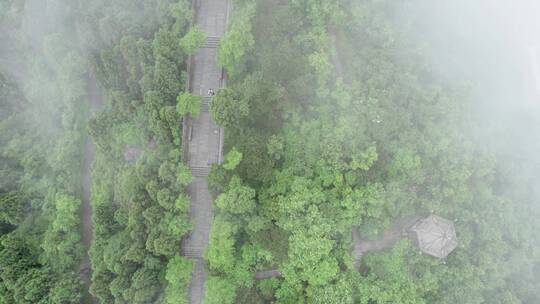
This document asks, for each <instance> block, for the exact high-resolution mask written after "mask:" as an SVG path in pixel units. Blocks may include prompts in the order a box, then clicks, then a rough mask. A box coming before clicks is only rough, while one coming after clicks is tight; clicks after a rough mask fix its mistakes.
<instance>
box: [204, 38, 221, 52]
mask: <svg viewBox="0 0 540 304" xmlns="http://www.w3.org/2000/svg"><path fill="white" fill-rule="evenodd" d="M218 46H219V37H213V36H210V37H207V38H206V42H205V43H204V44H203V46H202V48H205V49H215V48H217V47H218Z"/></svg>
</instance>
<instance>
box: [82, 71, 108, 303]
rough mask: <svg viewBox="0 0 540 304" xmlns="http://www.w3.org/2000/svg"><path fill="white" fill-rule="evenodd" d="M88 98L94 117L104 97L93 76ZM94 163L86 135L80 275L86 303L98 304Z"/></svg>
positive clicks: (89, 78)
mask: <svg viewBox="0 0 540 304" xmlns="http://www.w3.org/2000/svg"><path fill="white" fill-rule="evenodd" d="M88 98H89V101H90V111H89V114H90V115H92V113H93V112H95V111H96V110H97V109H99V108H100V107H101V105H102V96H101V91H100V89H99V87H98V86H97V82H96V79H95V78H94V77H93V76H90V77H88ZM93 161H94V143H93V142H92V137H91V136H90V135H86V139H85V143H84V159H83V167H82V172H81V174H82V176H81V195H82V197H81V201H82V205H81V211H80V212H81V229H82V242H83V246H84V253H83V258H82V260H81V264H80V266H79V273H80V274H81V279H82V280H83V282H84V286H85V298H84V301H85V302H86V303H98V301H97V299H96V298H95V297H93V296H91V295H90V293H89V292H88V290H89V288H90V280H91V277H92V269H91V265H90V257H89V255H88V251H89V250H90V246H91V244H92V234H93V225H92V205H91V203H90V194H91V187H92V178H91V167H92V162H93Z"/></svg>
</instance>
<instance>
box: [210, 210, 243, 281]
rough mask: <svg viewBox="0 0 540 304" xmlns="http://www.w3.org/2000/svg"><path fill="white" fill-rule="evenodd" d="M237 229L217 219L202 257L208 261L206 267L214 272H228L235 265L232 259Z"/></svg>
mask: <svg viewBox="0 0 540 304" xmlns="http://www.w3.org/2000/svg"><path fill="white" fill-rule="evenodd" d="M236 231H237V228H236V227H235V226H234V225H233V224H231V223H229V222H226V221H225V220H224V219H222V218H220V217H217V218H216V219H215V220H214V223H213V224H212V231H210V242H209V244H208V249H207V250H206V251H205V253H204V255H205V258H206V259H207V261H208V267H209V268H210V269H211V270H212V271H216V272H230V271H232V269H233V267H234V263H235V258H234V253H235V249H234V235H235V233H236Z"/></svg>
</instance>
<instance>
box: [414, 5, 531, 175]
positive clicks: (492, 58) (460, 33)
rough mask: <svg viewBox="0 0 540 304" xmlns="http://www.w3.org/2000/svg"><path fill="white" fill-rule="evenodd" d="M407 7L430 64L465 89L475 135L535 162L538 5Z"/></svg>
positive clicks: (513, 155) (416, 38)
mask: <svg viewBox="0 0 540 304" xmlns="http://www.w3.org/2000/svg"><path fill="white" fill-rule="evenodd" d="M407 9H408V10H407V11H406V12H405V13H404V16H405V17H404V18H405V20H406V21H404V22H406V23H409V24H410V25H411V33H412V37H411V39H414V41H416V43H417V44H418V45H419V46H420V47H421V48H423V51H425V53H426V54H427V55H428V56H427V57H428V59H427V60H428V62H429V63H430V66H431V67H432V68H433V69H434V70H435V71H436V72H437V73H439V74H441V75H443V76H444V78H445V80H447V81H448V82H449V83H451V84H452V85H455V86H460V85H461V86H465V87H467V89H466V90H467V93H468V94H467V98H468V100H469V105H470V106H469V108H467V109H465V111H466V112H465V113H464V115H472V119H473V120H474V121H475V124H476V126H475V127H476V129H471V131H473V132H474V133H473V135H474V136H475V137H474V138H475V140H477V141H479V142H482V143H485V144H486V145H488V146H489V147H490V149H492V150H493V151H494V152H496V153H502V154H504V155H506V156H508V157H510V158H524V159H526V160H527V161H530V162H532V164H536V165H537V166H538V163H539V159H538V156H537V152H536V151H538V149H539V148H540V132H539V131H540V74H539V69H540V62H539V61H538V56H539V55H540V48H539V46H540V19H539V18H538V14H539V13H540V3H539V2H537V1H530V0H518V1H510V0H502V1H461V0H458V1H451V2H439V1H437V2H433V1H411V2H410V5H409V6H408V7H407Z"/></svg>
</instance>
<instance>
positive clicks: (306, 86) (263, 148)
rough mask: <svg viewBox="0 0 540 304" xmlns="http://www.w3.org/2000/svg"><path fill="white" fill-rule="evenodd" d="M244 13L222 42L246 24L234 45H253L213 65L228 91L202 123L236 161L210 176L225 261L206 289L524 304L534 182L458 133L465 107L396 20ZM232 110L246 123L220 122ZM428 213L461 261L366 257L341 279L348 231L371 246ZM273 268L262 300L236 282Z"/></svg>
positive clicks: (239, 11)
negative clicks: (448, 223)
mask: <svg viewBox="0 0 540 304" xmlns="http://www.w3.org/2000/svg"><path fill="white" fill-rule="evenodd" d="M250 6H251V1H241V2H239V3H238V4H237V5H236V6H235V13H234V14H233V23H232V24H231V27H230V28H229V35H231V36H232V35H238V36H241V35H240V34H239V32H240V31H239V30H238V29H237V28H235V27H234V24H235V21H234V20H235V19H236V20H237V21H236V22H238V23H241V22H246V20H247V19H249V24H248V25H246V26H244V30H245V31H246V32H247V31H248V30H249V32H250V34H249V36H252V37H253V38H254V39H255V43H253V44H252V45H251V46H250V48H252V49H250V50H249V51H247V52H246V53H244V55H243V57H241V59H238V58H239V57H238V56H236V54H233V53H234V52H229V53H228V54H227V52H220V56H221V57H220V61H221V62H222V63H224V62H225V63H226V64H225V67H226V69H227V71H229V72H231V74H232V75H229V76H231V77H229V79H228V80H229V81H228V83H227V85H228V87H229V89H227V90H226V91H225V90H224V91H223V92H225V93H223V94H224V95H223V96H219V95H220V94H218V96H216V98H215V99H214V105H215V107H214V109H211V112H212V115H213V117H214V119H215V120H216V121H219V122H220V124H222V125H224V126H226V127H227V133H226V134H227V138H226V142H225V146H226V147H228V148H232V147H235V149H237V150H238V151H239V152H240V153H242V161H241V162H240V163H239V164H238V165H237V166H236V167H235V168H234V171H233V172H227V170H226V168H224V166H221V167H220V168H218V170H215V171H214V172H215V173H213V175H212V176H211V183H212V189H216V190H217V191H218V192H222V194H221V195H219V196H218V198H217V200H216V204H215V206H216V213H217V218H216V223H217V224H218V225H220V227H227V225H230V226H231V227H233V226H234V227H235V229H234V233H226V234H221V235H219V234H218V233H214V235H213V239H212V242H213V243H214V244H219V239H218V238H220V237H221V238H223V244H227V246H223V248H229V249H228V250H223V252H226V255H227V256H228V257H230V256H231V255H232V256H233V258H228V259H227V262H223V261H222V262H221V263H219V265H220V267H219V269H217V268H216V269H213V273H212V275H215V276H219V278H221V279H223V280H231V281H233V282H235V283H237V284H236V285H235V286H234V287H236V288H237V292H236V296H237V301H243V302H246V303H261V302H265V301H266V302H273V303H366V304H368V303H369V304H371V303H442V304H449V303H520V302H523V303H535V302H538V293H535V292H532V291H531V290H535V289H537V288H538V286H537V285H538V284H536V283H527V282H537V281H538V275H537V274H534V271H530V270H527V269H534V267H536V266H533V265H537V264H538V261H540V255H538V252H540V251H538V250H537V247H538V244H537V243H538V242H536V241H535V240H536V239H537V238H536V237H535V236H533V234H534V232H533V231H536V230H537V229H540V228H538V227H537V226H538V224H537V222H538V221H536V220H535V219H536V217H537V216H538V214H539V212H540V210H539V209H538V207H537V206H536V207H532V206H533V205H534V203H533V202H535V201H537V196H538V191H536V192H535V191H532V190H531V189H537V188H538V187H537V186H532V185H533V184H532V183H533V182H538V177H537V174H534V173H531V172H532V171H534V170H536V171H537V168H536V169H531V170H532V171H529V170H525V168H526V167H527V166H526V165H525V163H526V162H522V161H517V160H515V159H514V160H512V161H510V160H511V159H512V157H506V156H505V157H503V156H502V155H493V153H490V152H486V150H487V149H486V147H484V146H482V144H478V143H477V141H478V138H477V137H471V136H470V134H471V129H474V128H478V130H476V131H480V130H482V129H481V128H482V126H481V124H480V123H479V122H477V121H474V120H472V119H471V118H470V113H469V112H468V110H469V108H468V100H469V98H471V97H470V96H469V97H467V96H464V94H463V93H461V92H460V89H459V88H457V87H456V86H454V87H452V85H449V84H448V83H447V79H448V78H447V77H440V75H437V74H436V73H435V72H434V69H433V68H432V67H431V66H427V65H426V62H425V60H424V59H423V58H424V57H425V54H423V51H419V49H418V47H417V45H415V44H414V43H411V40H410V39H408V37H410V36H411V35H410V33H408V32H407V31H408V30H409V29H408V28H407V26H403V25H404V24H403V22H402V19H401V18H403V19H407V18H410V17H408V16H405V15H407V14H403V12H404V11H407V12H409V10H408V8H407V7H405V6H402V5H401V4H396V3H395V2H393V1H356V2H355V1H318V0H314V1H312V0H295V1H290V2H287V3H285V2H280V1H274V0H269V1H266V0H265V1H257V5H256V7H255V8H256V9H255V12H254V14H253V16H252V17H250V18H245V16H244V15H243V14H244V12H246V11H248V10H249V9H251V8H250ZM407 20H409V19H407ZM409 21H410V20H409ZM414 22H415V21H414ZM414 22H412V23H414ZM246 23H247V22H246ZM226 36H227V35H226ZM246 36H248V35H247V34H246ZM238 41H243V40H242V39H238ZM225 43H228V42H227V41H226V40H224V42H223V44H224V45H226V44H225ZM238 53H240V52H238ZM224 56H228V57H229V58H223V57H224ZM228 65H233V66H228ZM456 76H459V75H456ZM458 78H459V77H458ZM221 97H228V98H227V99H226V100H224V101H220V100H219V98H221ZM220 102H221V103H222V104H230V105H231V106H229V107H225V106H224V107H222V108H221V107H220ZM240 102H245V104H246V105H249V107H248V110H249V111H248V112H246V113H248V114H246V116H235V115H237V112H235V113H233V112H232V110H229V109H236V108H238V107H239V106H238V105H237V104H238V103H240ZM465 113H466V115H464V114H465ZM484 131H485V130H484ZM480 134H484V133H483V132H480ZM495 141H497V140H495ZM497 142H498V143H500V142H499V141H497ZM509 147H512V144H510V145H509ZM509 151H513V148H510V149H509ZM513 153H514V152H510V153H509V154H513ZM529 165H530V164H529ZM521 171H523V172H522V173H519V172H521ZM244 187H249V189H250V191H247V190H246V189H245V188H244ZM505 189H513V190H505ZM216 190H214V191H216ZM248 193H251V194H250V195H249V196H248V195H247V194H248ZM246 197H250V198H251V197H252V199H250V200H247V199H245V198H246ZM251 201H253V203H251ZM239 202H243V203H245V202H250V203H249V204H242V205H239V204H236V203H239ZM252 205H254V206H255V208H253V209H252V208H251V207H249V208H246V206H252ZM238 210H240V211H241V212H237V211H238ZM525 210H527V211H525ZM430 211H433V212H435V213H437V214H440V215H442V216H444V217H447V218H450V219H453V218H456V219H458V221H457V223H456V228H457V230H458V239H459V240H460V247H458V248H457V249H456V251H455V252H453V253H452V254H451V255H450V256H449V257H448V259H447V261H446V262H447V263H446V264H442V263H441V261H439V260H436V259H433V258H431V257H427V256H423V255H419V254H418V250H417V248H414V247H412V246H411V245H409V244H408V243H406V242H403V243H399V244H398V245H397V246H396V247H395V248H394V249H390V248H388V250H387V251H373V252H369V253H367V254H364V256H363V262H362V270H363V271H362V272H357V271H356V270H354V269H353V262H352V257H351V255H350V249H351V247H352V244H351V227H352V226H357V227H359V231H360V233H361V237H362V238H363V239H378V238H380V237H381V235H382V233H383V232H384V231H386V230H387V229H388V227H390V225H391V223H392V222H393V221H394V220H395V219H396V218H400V217H402V216H407V215H410V214H417V215H425V214H428V213H429V212H430ZM224 222H225V223H228V224H224ZM520 222H522V223H523V222H526V223H528V224H526V225H524V224H519V223H520ZM532 227H536V228H534V229H533V228H532ZM531 233H532V234H531ZM386 246H390V245H386ZM381 247H385V246H381ZM230 248H233V249H230ZM243 248H252V249H253V252H257V253H258V254H253V255H248V254H246V255H244V254H243ZM525 248H529V249H531V250H532V251H530V250H524V249H525ZM533 248H535V249H533ZM231 252H232V253H231ZM247 252H250V251H249V250H247ZM263 252H267V253H269V255H268V256H266V255H264V254H262V253H263ZM525 252H528V254H527V253H525ZM532 252H534V253H532ZM525 256H527V257H525ZM249 257H255V258H249ZM510 257H512V258H510ZM509 259H510V260H511V262H510V261H509ZM222 265H227V267H224V266H222ZM517 265H519V267H517ZM276 268H277V269H279V270H280V272H281V274H282V276H281V277H280V278H275V279H273V282H274V283H275V284H268V285H264V288H262V287H261V286H260V285H261V284H262V282H259V283H256V284H251V283H250V281H249V280H247V279H246V278H247V275H246V273H245V271H246V270H247V271H251V273H254V272H255V271H257V270H259V269H276ZM240 282H242V283H240ZM520 286H521V287H520ZM524 286H526V287H524ZM262 299H264V300H262ZM250 301H251V302H250Z"/></svg>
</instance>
